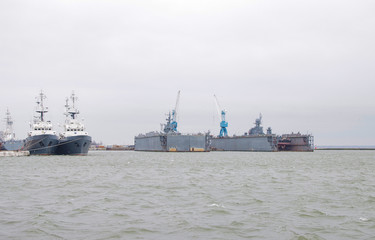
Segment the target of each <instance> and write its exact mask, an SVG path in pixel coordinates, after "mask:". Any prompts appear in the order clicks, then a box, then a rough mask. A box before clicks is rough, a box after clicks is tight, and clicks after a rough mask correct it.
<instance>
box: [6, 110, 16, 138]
mask: <svg viewBox="0 0 375 240" xmlns="http://www.w3.org/2000/svg"><path fill="white" fill-rule="evenodd" d="M15 138H16V135H15V134H14V132H13V120H12V117H11V116H10V112H9V109H7V112H6V117H5V131H4V132H3V141H12V140H15Z"/></svg>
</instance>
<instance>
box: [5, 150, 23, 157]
mask: <svg viewBox="0 0 375 240" xmlns="http://www.w3.org/2000/svg"><path fill="white" fill-rule="evenodd" d="M29 155H30V152H29V151H0V157H22V156H29Z"/></svg>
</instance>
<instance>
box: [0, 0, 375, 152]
mask: <svg viewBox="0 0 375 240" xmlns="http://www.w3.org/2000/svg"><path fill="white" fill-rule="evenodd" d="M374 13H375V1H373V0H324V1H323V0H314V1H313V0H304V1H297V0H284V1H279V0H247V1H241V0H231V1H221V0H215V1H214V0H212V1H211V0H210V1H205V0H199V1H198V0H189V1H176V0H161V1H157V0H154V1H151V0H144V1H139V0H137V1H136V0H134V1H125V0H124V1H120V0H112V1H111V0H96V1H93V0H90V1H89V0H60V1H57V0H33V1H29V0H25V1H21V0H3V1H0V81H1V94H0V116H1V115H2V116H4V117H5V111H6V108H7V107H8V108H9V110H10V111H11V113H12V116H13V118H14V120H15V124H14V128H15V131H16V135H17V137H19V138H25V137H26V133H27V131H28V130H29V121H30V120H31V119H32V116H33V111H34V107H35V97H36V96H37V94H38V93H39V91H40V90H41V89H43V91H44V92H45V94H46V95H47V105H48V106H49V109H50V112H49V114H48V118H49V119H50V120H52V121H53V123H54V125H55V126H56V129H57V130H60V128H59V127H58V124H59V123H60V124H61V123H63V121H64V115H63V111H64V104H65V97H67V96H69V95H70V93H71V92H72V90H74V91H75V92H76V94H77V95H78V98H79V102H78V104H79V108H80V111H81V117H82V118H84V119H85V123H86V127H87V130H88V131H89V133H90V134H91V135H92V137H93V139H94V140H96V141H103V142H104V143H105V144H132V143H133V138H134V136H135V135H137V134H138V133H145V132H148V131H153V130H159V129H160V123H162V122H164V119H165V114H166V113H167V112H168V111H169V110H171V109H172V108H173V107H174V104H175V101H176V96H177V91H178V90H181V99H180V115H179V130H180V131H181V132H184V133H193V132H204V131H207V130H211V131H212V132H213V133H214V134H218V133H219V130H220V128H219V118H218V116H217V112H216V109H215V104H214V98H213V95H214V94H216V95H217V97H218V99H219V101H220V104H221V105H222V106H223V107H224V108H225V109H226V110H227V111H228V112H227V120H228V122H229V127H228V132H229V134H230V135H232V134H237V135H238V134H242V133H244V132H245V131H248V130H249V128H251V127H253V122H254V120H255V118H256V117H258V115H259V113H260V112H261V113H262V115H263V125H264V127H265V128H266V127H268V126H271V127H272V129H273V132H274V133H278V134H281V133H289V132H292V131H294V132H297V131H300V132H302V133H307V132H309V133H312V134H313V135H314V136H315V144H317V145H375V127H374V123H375V96H374V89H375V30H374V29H375V14H374ZM1 126H4V123H2V125H1ZM2 128H3V127H2Z"/></svg>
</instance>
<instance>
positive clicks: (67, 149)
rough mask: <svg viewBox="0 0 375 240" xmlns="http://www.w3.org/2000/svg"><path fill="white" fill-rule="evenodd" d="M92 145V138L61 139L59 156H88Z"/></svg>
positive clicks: (58, 149) (57, 152)
mask: <svg viewBox="0 0 375 240" xmlns="http://www.w3.org/2000/svg"><path fill="white" fill-rule="evenodd" d="M90 145H91V137H90V136H70V137H65V138H62V139H60V141H59V144H58V147H57V149H56V154H57V155H87V153H88V151H89V147H90Z"/></svg>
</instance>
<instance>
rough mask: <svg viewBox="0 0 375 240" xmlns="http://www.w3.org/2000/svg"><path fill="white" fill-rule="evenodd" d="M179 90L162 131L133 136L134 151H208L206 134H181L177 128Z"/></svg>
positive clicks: (208, 138)
mask: <svg viewBox="0 0 375 240" xmlns="http://www.w3.org/2000/svg"><path fill="white" fill-rule="evenodd" d="M179 98H180V91H179V92H178V94H177V100H176V105H175V108H174V109H173V110H172V114H171V113H169V114H168V116H167V118H166V123H165V124H162V131H160V132H149V133H146V134H139V135H138V136H136V137H135V138H134V145H135V150H136V151H159V152H205V151H209V150H210V148H209V141H210V137H209V135H208V134H181V133H180V132H178V130H177V114H178V106H179Z"/></svg>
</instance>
